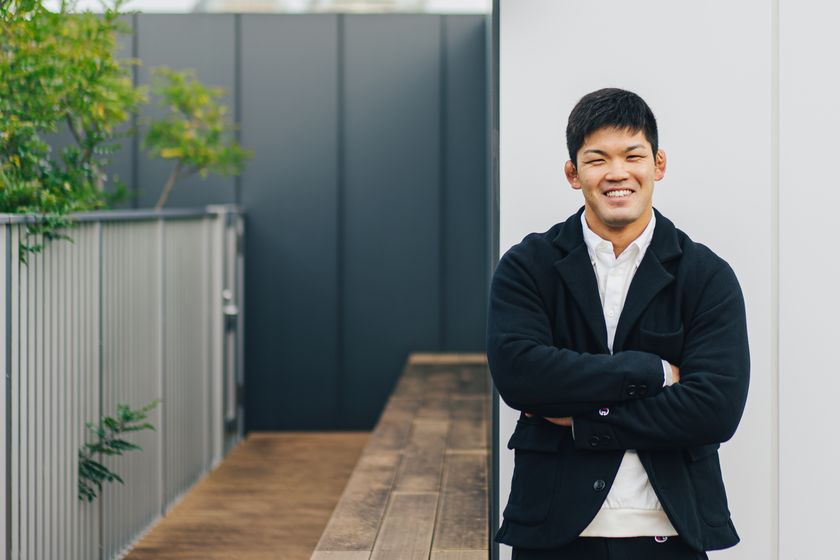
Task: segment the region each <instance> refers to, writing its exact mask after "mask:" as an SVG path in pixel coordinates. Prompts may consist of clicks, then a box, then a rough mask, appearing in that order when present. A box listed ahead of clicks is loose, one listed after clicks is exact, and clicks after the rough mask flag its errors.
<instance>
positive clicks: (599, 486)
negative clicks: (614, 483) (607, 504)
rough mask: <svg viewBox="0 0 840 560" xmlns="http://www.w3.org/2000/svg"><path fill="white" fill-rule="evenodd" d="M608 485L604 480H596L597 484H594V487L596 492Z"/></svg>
mask: <svg viewBox="0 0 840 560" xmlns="http://www.w3.org/2000/svg"><path fill="white" fill-rule="evenodd" d="M606 487H607V483H606V482H604V481H603V480H596V481H595V484H593V485H592V489H593V490H595V491H596V492H601V491H602V490H603V489H604V488H606Z"/></svg>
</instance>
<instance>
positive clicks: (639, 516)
mask: <svg viewBox="0 0 840 560" xmlns="http://www.w3.org/2000/svg"><path fill="white" fill-rule="evenodd" d="M566 141H567V145H568V150H569V157H570V160H569V161H567V162H566V166H565V173H566V178H567V179H568V181H569V184H570V185H571V186H572V188H573V189H576V190H580V191H581V193H582V194H583V199H584V206H583V208H581V209H580V210H579V211H578V212H577V213H576V214H575V215H573V216H571V217H569V218H568V219H567V220H566V221H564V222H562V223H559V224H557V225H555V226H554V227H552V228H551V229H550V230H548V231H547V232H544V233H533V234H530V235H528V236H527V237H526V238H525V239H524V240H523V241H522V242H521V243H519V244H518V245H516V246H514V247H512V248H511V249H510V250H509V251H508V252H507V253H506V254H505V255H504V256H503V257H502V259H501V261H500V262H499V265H498V267H497V269H496V273H495V275H494V277H493V284H492V288H491V294H490V314H489V320H488V334H487V356H488V360H489V364H490V370H491V372H492V375H493V379H494V381H495V383H496V386H497V387H498V390H499V394H500V395H501V396H502V398H503V399H504V401H505V402H506V403H507V404H508V405H510V406H511V407H513V408H514V409H517V410H519V411H521V412H522V414H521V416H520V419H519V421H518V422H517V426H516V430H515V431H514V434H513V436H512V437H511V439H510V441H509V443H508V447H509V448H511V449H513V450H514V451H515V467H514V474H513V481H512V483H511V492H510V498H509V500H508V504H507V507H506V508H505V511H504V522H503V524H502V527H501V529H499V532H498V534H497V535H496V539H497V540H498V541H499V542H502V543H505V544H509V545H511V546H513V558H514V560H531V559H541V560H549V559H550V560H577V559H585V560H599V559H605V560H606V559H610V560H615V559H627V560H631V559H645V560H656V559H660V558H661V559H674V560H677V559H698V558H706V554H705V551H707V550H716V549H721V548H727V547H730V546H733V545H735V544H736V543H737V542H738V540H739V539H738V535H737V533H736V532H735V527H734V526H733V524H732V521H731V520H730V516H729V509H728V507H727V500H726V492H725V489H724V486H723V479H722V476H721V471H720V462H719V460H718V448H719V446H720V443H721V442H723V441H726V440H728V439H730V438H731V437H732V435H733V434H734V432H735V429H736V428H737V426H738V423H739V421H740V419H741V415H742V413H743V410H744V404H745V401H746V396H747V388H748V383H749V348H748V343H747V328H746V317H745V312H744V301H743V296H742V294H741V290H740V287H739V285H738V281H737V279H736V278H735V274H734V273H733V271H732V269H731V268H730V267H729V265H728V264H727V263H726V262H725V261H724V260H723V259H721V258H720V257H718V256H717V255H715V254H714V253H713V252H712V251H711V250H709V249H708V248H707V247H705V246H703V245H700V244H698V243H695V242H693V241H692V240H691V239H689V237H688V236H687V235H686V234H685V233H683V232H682V231H680V230H679V229H677V228H675V227H674V224H673V223H672V222H671V221H669V220H668V219H667V218H665V217H664V216H663V215H662V214H660V213H659V212H658V211H656V210H655V209H654V208H653V189H654V183H655V182H656V181H659V180H660V179H662V178H663V177H664V175H665V167H666V158H665V152H663V151H662V150H661V149H659V146H658V132H657V127H656V120H655V118H654V116H653V113H652V111H651V110H650V108H649V107H648V106H647V104H646V103H645V102H644V100H642V99H641V98H640V97H639V96H638V95H636V94H634V93H632V92H629V91H624V90H620V89H602V90H599V91H595V92H593V93H590V94H588V95H586V96H585V97H583V98H582V99H581V100H580V101H579V102H578V104H577V105H576V106H575V108H574V109H573V110H572V112H571V114H570V116H569V123H568V126H567V128H566Z"/></svg>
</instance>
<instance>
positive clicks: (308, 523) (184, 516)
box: [126, 432, 369, 560]
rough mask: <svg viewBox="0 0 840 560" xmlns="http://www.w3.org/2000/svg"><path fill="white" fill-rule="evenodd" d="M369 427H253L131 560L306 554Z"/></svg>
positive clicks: (248, 559) (262, 559) (279, 559)
mask: <svg viewBox="0 0 840 560" xmlns="http://www.w3.org/2000/svg"><path fill="white" fill-rule="evenodd" d="M368 436H369V434H367V433H346V432H345V433H288V432H287V433H252V434H250V435H249V436H248V438H247V439H246V440H245V441H244V442H242V443H241V444H240V445H239V446H238V447H237V448H236V449H234V450H233V451H232V452H231V453H230V454H229V455H228V456H227V457H226V458H225V460H224V461H223V462H222V464H221V465H219V467H218V468H217V469H216V470H214V471H213V472H212V473H210V474H209V475H208V476H207V477H206V478H205V479H204V480H202V481H201V482H199V483H198V484H197V485H196V486H195V488H193V489H192V490H190V492H188V493H187V495H186V496H184V498H183V499H182V500H181V501H180V502H179V503H178V504H177V505H176V506H175V507H174V508H172V510H170V511H169V513H167V515H166V517H165V518H164V519H163V520H162V521H160V522H159V523H158V524H157V525H156V526H155V527H154V528H153V529H152V530H151V531H150V532H149V533H148V534H147V535H146V536H145V537H144V538H143V539H142V540H141V541H140V542H139V543H138V544H137V546H136V547H135V548H134V549H133V550H132V551H131V552H130V553H129V554H128V555H127V556H126V558H127V559H129V560H176V559H179V560H180V559H187V558H189V559H191V560H195V559H202V560H216V559H218V560H222V559H224V560H230V559H237V560H269V559H271V560H307V559H308V558H309V557H310V555H311V554H312V551H313V550H314V549H315V545H316V544H317V542H318V537H319V536H320V535H321V532H322V531H323V530H324V527H325V526H326V524H327V521H328V520H329V518H330V514H331V513H332V511H333V508H334V507H335V505H336V502H337V501H338V499H339V496H340V495H341V492H342V490H343V489H344V487H345V485H346V483H347V480H348V478H349V477H350V473H351V472H352V471H353V467H354V466H355V464H356V461H357V460H358V458H359V454H360V453H361V451H362V448H363V447H364V445H365V443H366V442H367V441H368Z"/></svg>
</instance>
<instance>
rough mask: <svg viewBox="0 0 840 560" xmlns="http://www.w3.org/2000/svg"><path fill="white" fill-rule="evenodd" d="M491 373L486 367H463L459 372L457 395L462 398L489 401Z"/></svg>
mask: <svg viewBox="0 0 840 560" xmlns="http://www.w3.org/2000/svg"><path fill="white" fill-rule="evenodd" d="M489 376H490V374H489V372H488V370H487V367H486V366H470V367H462V368H460V369H459V370H458V387H457V393H458V395H460V396H462V397H466V396H475V397H481V398H484V399H489V398H490V396H489V385H488V384H489V382H490V380H489Z"/></svg>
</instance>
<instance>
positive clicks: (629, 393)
mask: <svg viewBox="0 0 840 560" xmlns="http://www.w3.org/2000/svg"><path fill="white" fill-rule="evenodd" d="M627 396H628V397H635V396H636V386H635V385H628V386H627Z"/></svg>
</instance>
